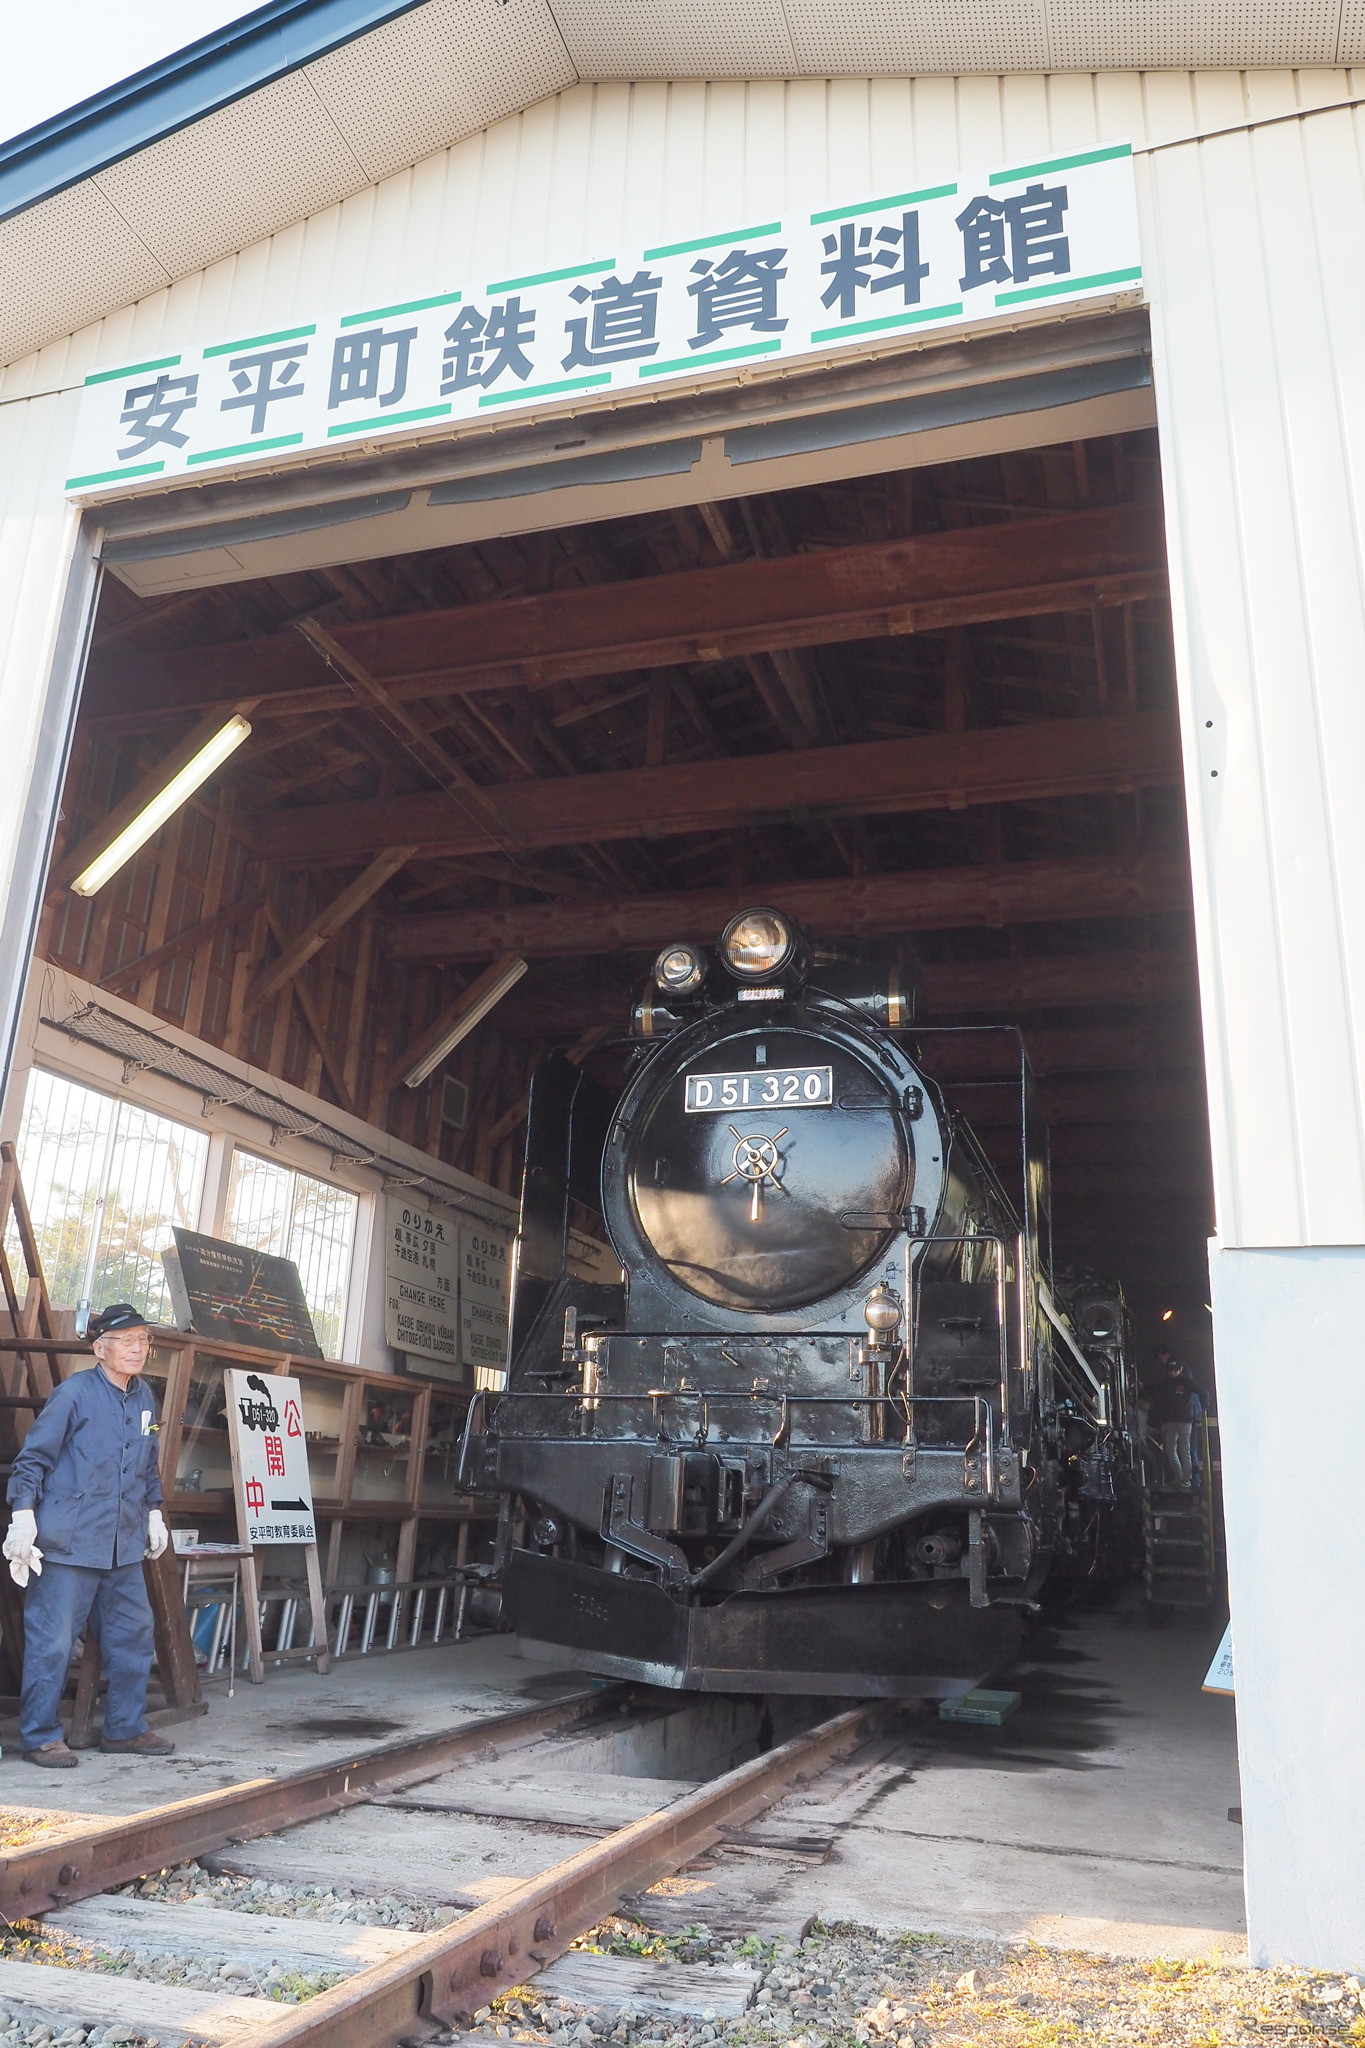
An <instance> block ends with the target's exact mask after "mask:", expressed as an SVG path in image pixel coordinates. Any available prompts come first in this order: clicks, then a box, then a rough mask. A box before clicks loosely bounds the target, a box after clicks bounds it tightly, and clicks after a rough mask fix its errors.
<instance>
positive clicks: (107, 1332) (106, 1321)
mask: <svg viewBox="0 0 1365 2048" xmlns="http://www.w3.org/2000/svg"><path fill="white" fill-rule="evenodd" d="M148 1328H150V1325H149V1323H148V1321H147V1318H146V1316H144V1315H143V1313H142V1311H141V1310H140V1309H136V1308H134V1307H133V1304H132V1302H131V1301H111V1302H110V1304H109V1306H108V1308H102V1309H101V1310H100V1312H99V1314H98V1315H96V1316H91V1318H90V1321H89V1324H88V1325H87V1335H89V1336H90V1337H92V1338H93V1337H109V1336H112V1334H113V1332H114V1331H115V1330H146V1329H148Z"/></svg>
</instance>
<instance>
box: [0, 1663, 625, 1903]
mask: <svg viewBox="0 0 1365 2048" xmlns="http://www.w3.org/2000/svg"><path fill="white" fill-rule="evenodd" d="M631 1696H632V1692H631V1688H630V1687H629V1686H626V1685H616V1686H611V1687H608V1688H604V1689H603V1690H601V1691H599V1692H591V1693H581V1694H575V1695H574V1697H573V1698H572V1699H568V1700H556V1701H552V1702H550V1703H549V1704H548V1705H546V1706H542V1707H529V1708H525V1709H523V1710H520V1711H518V1712H515V1713H510V1714H496V1715H491V1716H489V1717H488V1718H487V1719H484V1720H473V1721H469V1722H466V1723H465V1724H463V1725H462V1726H460V1727H458V1728H453V1729H448V1730H445V1731H443V1732H442V1733H441V1734H439V1735H418V1736H412V1737H409V1738H408V1739H407V1740H406V1741H403V1742H390V1743H383V1744H381V1745H379V1746H378V1747H377V1748H374V1749H366V1750H360V1751H358V1752H357V1751H355V1750H352V1751H351V1752H350V1754H349V1755H348V1756H346V1757H344V1758H342V1759H340V1760H339V1761H337V1762H334V1763H327V1764H319V1765H318V1766H316V1768H314V1769H312V1770H307V1771H292V1772H290V1773H289V1775H288V1776H286V1777H281V1778H250V1779H247V1780H245V1781H244V1782H243V1783H242V1784H240V1785H228V1786H225V1787H224V1788H223V1789H222V1790H221V1791H218V1792H207V1793H204V1794H202V1795H201V1796H199V1797H197V1798H194V1799H178V1800H174V1801H172V1802H171V1803H170V1804H169V1805H166V1806H152V1807H147V1808H145V1809H144V1810H143V1811H142V1812H140V1813H131V1814H124V1815H120V1816H119V1817H118V1818H117V1819H113V1820H98V1821H93V1822H92V1823H91V1825H90V1826H88V1827H85V1828H82V1829H80V1830H79V1831H77V1832H73V1833H66V1834H62V1835H59V1836H57V1837H56V1838H55V1839H53V1840H51V1841H47V1842H34V1843H32V1844H30V1845H29V1846H28V1847H25V1848H20V1849H11V1850H9V1851H8V1852H6V1853H4V1854H0V1915H3V1917H4V1918H5V1919H7V1920H11V1921H12V1920H16V1919H20V1918H25V1919H27V1918H31V1917H32V1916H33V1915H34V1914H37V1913H46V1912H48V1911H50V1910H51V1909H52V1908H53V1907H56V1906H66V1905H70V1904H71V1903H72V1902H73V1901H74V1900H76V1899H86V1898H90V1897H91V1896H92V1895H93V1894H94V1893H96V1892H101V1891H107V1890H108V1889H109V1887H110V1886H111V1885H116V1884H126V1883H127V1882H128V1881H129V1880H130V1879H132V1878H135V1877H145V1876H146V1874H147V1873H148V1871H153V1870H162V1869H164V1868H166V1867H167V1866H168V1865H171V1864H175V1863H182V1862H184V1861H186V1860H187V1859H188V1858H189V1857H192V1856H206V1855H209V1854H211V1853H212V1852H213V1851H214V1850H216V1849H221V1848H223V1847H224V1845H225V1844H227V1843H229V1842H241V1841H248V1840H250V1838H251V1837H252V1836H254V1835H261V1834H266V1833H269V1832H270V1831H271V1830H273V1829H275V1828H280V1827H296V1826H298V1825H300V1824H301V1823H302V1822H304V1821H309V1820H318V1819H320V1818H321V1817H322V1816H323V1815H324V1814H328V1813H337V1812H339V1811H340V1810H341V1809H342V1808H344V1807H347V1806H355V1805H359V1804H360V1803H362V1802H363V1801H365V1800H367V1799H371V1798H373V1797H374V1796H375V1794H376V1793H378V1792H381V1791H384V1792H388V1791H393V1790H396V1789H398V1788H399V1787H400V1786H403V1785H408V1784H414V1783H418V1782H420V1781H421V1780H422V1779H423V1778H429V1777H435V1776H437V1775H439V1773H440V1772H442V1771H445V1770H448V1769H449V1768H450V1766H451V1765H452V1764H456V1763H460V1762H461V1761H463V1760H465V1759H467V1758H470V1757H476V1756H483V1755H486V1754H489V1753H496V1752H498V1751H500V1750H504V1749H508V1748H510V1747H513V1746H514V1745H515V1744H517V1743H520V1742H524V1741H528V1740H530V1739H532V1738H534V1737H536V1736H538V1735H548V1734H551V1733H553V1732H554V1730H556V1729H558V1728H565V1727H570V1726H572V1725H573V1724H574V1723H575V1722H580V1721H588V1720H594V1719H596V1718H598V1717H600V1716H601V1715H602V1714H604V1713H606V1712H610V1711H613V1710H614V1709H616V1708H618V1707H619V1706H620V1705H621V1703H622V1702H623V1701H625V1700H627V1699H629V1698H630V1697H631Z"/></svg>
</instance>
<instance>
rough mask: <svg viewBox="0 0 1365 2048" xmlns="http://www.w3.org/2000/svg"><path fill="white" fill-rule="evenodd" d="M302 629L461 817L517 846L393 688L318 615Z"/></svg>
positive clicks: (463, 772)
mask: <svg viewBox="0 0 1365 2048" xmlns="http://www.w3.org/2000/svg"><path fill="white" fill-rule="evenodd" d="M296 625H297V629H298V631H299V632H300V633H301V634H302V635H303V637H304V639H305V640H306V641H307V642H308V645H309V646H310V647H311V648H312V649H313V650H314V652H315V653H317V654H320V655H321V656H322V659H323V660H324V661H325V662H326V663H327V666H328V667H329V668H331V669H334V670H335V671H336V672H337V673H338V674H339V675H343V676H346V677H347V678H348V679H349V681H350V683H351V686H352V688H353V690H354V692H355V695H356V697H358V698H359V700H360V702H361V703H362V704H364V705H365V706H366V708H367V709H368V710H370V711H372V712H374V713H375V715H376V716H377V717H378V718H379V719H380V720H381V722H382V723H383V725H384V726H385V728H386V729H387V730H388V731H389V733H390V734H391V735H392V736H393V737H394V738H396V739H397V740H398V742H399V744H400V746H402V747H403V748H404V749H405V750H406V751H407V753H408V754H409V755H410V756H412V757H413V758H415V759H416V760H418V761H420V763H421V764H422V766H423V767H424V768H425V769H426V771H427V773H428V774H429V775H434V776H435V777H436V779H437V781H438V782H443V783H445V785H446V787H447V789H449V790H451V791H452V792H453V798H452V800H453V801H454V802H455V803H456V804H457V805H458V806H459V807H460V809H461V812H462V814H463V815H465V816H466V817H467V816H470V815H471V814H472V815H473V816H474V817H475V818H477V819H481V820H482V821H483V823H484V825H485V827H491V828H492V829H493V830H494V831H495V832H499V831H500V832H501V843H502V844H506V843H508V842H509V841H511V843H513V844H515V839H516V835H515V833H514V832H509V831H508V830H507V829H506V828H504V827H501V826H500V825H499V823H498V820H497V819H496V818H495V817H494V816H493V814H492V813H491V812H490V810H489V808H488V805H487V804H486V803H485V801H484V794H483V790H482V789H481V788H480V786H479V784H478V783H477V782H476V781H475V780H474V778H473V776H472V775H471V774H470V773H469V771H468V769H467V768H465V767H464V766H463V765H462V764H461V763H460V762H459V761H457V760H456V759H455V758H454V756H453V755H451V754H448V753H447V752H446V750H445V748H444V747H443V746H442V745H441V742H440V741H439V740H438V739H435V738H433V737H432V735H431V734H430V733H429V732H428V731H427V730H426V728H425V727H424V726H423V724H422V722H421V720H420V719H418V718H414V717H413V715H412V713H411V712H410V711H409V710H408V708H407V706H406V705H405V704H400V703H399V702H397V700H396V699H395V698H394V696H393V694H392V692H391V691H390V690H389V689H388V688H387V687H386V685H385V684H384V683H383V682H381V681H380V680H379V679H378V678H377V677H375V676H373V675H371V674H370V671H369V669H368V668H367V667H366V666H365V663H364V662H363V661H362V660H361V659H360V657H359V656H358V655H357V654H356V653H354V652H353V651H352V650H351V649H349V648H346V647H343V646H342V644H341V642H340V641H339V640H337V639H336V637H335V636H334V635H333V634H331V633H329V632H328V631H327V628H326V627H325V626H323V625H320V624H319V623H318V621H317V620H316V619H313V618H308V619H299V620H297V621H296Z"/></svg>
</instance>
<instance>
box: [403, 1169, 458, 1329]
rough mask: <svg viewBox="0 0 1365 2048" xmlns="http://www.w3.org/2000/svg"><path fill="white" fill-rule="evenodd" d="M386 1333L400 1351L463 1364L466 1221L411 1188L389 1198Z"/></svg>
mask: <svg viewBox="0 0 1365 2048" xmlns="http://www.w3.org/2000/svg"><path fill="white" fill-rule="evenodd" d="M387 1223H388V1237H387V1240H386V1244H385V1253H384V1277H385V1294H384V1335H385V1338H386V1340H387V1342H388V1343H390V1344H392V1345H393V1347H394V1349H395V1350H397V1351H407V1352H411V1353H413V1354H414V1355H415V1356H416V1357H418V1358H437V1359H441V1360H443V1361H444V1363H445V1364H447V1365H457V1364H458V1363H459V1358H460V1324H459V1278H458V1270H457V1269H458V1263H459V1257H460V1220H459V1218H458V1216H457V1215H456V1214H455V1211H454V1210H453V1209H445V1208H441V1207H439V1206H438V1205H437V1204H435V1203H432V1202H423V1201H420V1200H418V1199H416V1198H415V1197H414V1196H412V1195H411V1194H408V1193H404V1194H402V1195H394V1194H391V1195H390V1196H389V1197H388V1213H387Z"/></svg>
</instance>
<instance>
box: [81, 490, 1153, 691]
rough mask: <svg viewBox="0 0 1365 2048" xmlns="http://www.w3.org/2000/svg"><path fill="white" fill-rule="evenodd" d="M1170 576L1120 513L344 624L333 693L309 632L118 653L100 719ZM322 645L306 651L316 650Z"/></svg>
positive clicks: (840, 636)
mask: <svg viewBox="0 0 1365 2048" xmlns="http://www.w3.org/2000/svg"><path fill="white" fill-rule="evenodd" d="M1165 573H1166V572H1165V536H1164V531H1163V526H1162V518H1161V509H1160V506H1159V505H1157V504H1155V503H1137V504H1126V505H1111V506H1105V507H1095V508H1093V509H1090V510H1087V511H1085V512H1082V513H1068V514H1059V515H1057V516H1055V517H1050V518H1045V519H1028V520H1018V521H1012V522H1010V523H1008V524H991V525H985V524H983V525H978V526H961V527H953V528H950V529H948V530H947V531H945V532H942V533H933V534H921V535H917V536H915V537H914V538H912V539H909V540H897V541H881V542H875V543H872V544H870V545H867V546H863V547H853V548H826V549H820V550H816V551H813V552H811V553H807V554H798V555H785V556H771V557H768V558H764V559H754V560H752V561H745V562H730V563H724V564H722V565H721V566H719V567H717V568H709V569H689V570H681V571H674V572H672V573H670V574H666V575H657V576H642V577H636V578H633V579H631V580H629V581H626V582H618V583H609V584H605V585H604V584H598V585H593V586H591V587H589V588H585V589H576V590H555V591H549V592H546V593H545V594H543V595H541V596H536V597H520V598H510V599H502V600H498V601H495V602H492V603H486V604H472V605H465V606H462V607H460V608H459V609H458V610H455V611H446V612H411V613H404V614H402V615H400V616H398V617H395V618H385V619H376V620H369V621H366V622H364V623H357V624H351V625H345V626H340V625H339V626H337V628H336V630H335V631H334V632H330V631H329V632H327V635H326V640H327V648H328V651H327V653H326V658H327V659H328V660H329V661H331V662H332V664H333V666H334V668H335V669H336V671H337V683H336V685H335V686H328V685H327V684H325V683H321V682H320V680H319V678H318V676H317V672H316V669H315V667H314V665H313V660H312V658H311V656H310V654H309V652H308V642H307V641H305V639H304V638H303V636H302V634H301V633H286V634H268V635H265V636H263V637H261V638H259V639H256V640H252V641H248V642H240V641H238V642H230V643H227V644H225V645H218V646H210V647H196V648H186V649H184V650H181V651H178V652H177V653H175V654H166V655H160V656H157V657H155V658H151V657H148V656H147V655H145V654H142V653H139V654H138V655H137V656H136V658H135V659H133V660H129V659H128V658H127V657H122V658H120V657H116V656H114V655H111V656H110V658H109V660H108V661H107V662H105V663H103V664H101V665H100V668H99V670H98V672H97V673H92V676H91V681H90V684H89V686H88V696H89V703H90V709H91V711H92V712H93V713H97V712H99V711H101V710H108V711H110V712H117V713H126V711H127V709H128V705H129V703H130V702H132V703H134V704H137V705H139V706H141V707H142V708H144V709H151V708H154V707H158V706H160V705H164V704H166V703H169V702H176V703H179V704H182V705H202V704H208V703H214V702H217V701H220V700H221V699H223V698H225V697H226V696H228V695H230V694H233V693H235V692H237V691H239V690H240V689H241V685H242V675H243V671H244V670H247V671H249V675H250V681H251V687H252V688H253V689H254V690H257V691H258V692H259V693H260V695H261V697H262V698H263V699H275V700H279V699H284V698H287V699H288V700H289V706H290V708H291V709H293V708H303V706H304V705H312V706H315V707H317V708H324V707H326V708H335V707H336V706H338V705H344V704H345V703H347V702H348V701H350V700H351V697H352V694H353V689H354V685H355V671H354V670H352V669H350V668H349V667H348V666H347V665H346V664H348V663H354V664H356V665H357V667H358V669H359V670H360V671H362V672H363V674H364V676H365V677H366V678H368V680H369V683H370V684H371V685H372V686H378V687H382V688H383V690H384V691H385V692H386V694H387V698H388V701H389V702H390V703H397V702H401V701H404V700H409V699H412V698H414V697H429V696H433V695H439V694H442V693H444V692H447V691H450V690H459V691H464V692H468V691H471V690H484V689H515V688H521V687H525V686H527V685H531V686H536V685H539V684H543V683H549V682H555V681H563V680H566V679H568V678H571V677H579V676H606V675H616V674H621V673H623V672H625V671H628V670H631V669H640V668H650V667H657V666H665V665H669V666H671V665H673V664H675V663H686V664H691V663H695V662H698V661H702V662H706V661H723V660H727V659H731V658H737V657H743V656H746V655H750V654H759V653H771V652H772V651H773V650H774V649H780V648H789V647H815V646H822V645H828V644H832V643H835V642H839V641H846V640H861V639H869V638H871V639H880V638H882V637H883V636H885V635H887V634H896V633H917V632H925V631H931V630H935V629H938V628H942V627H947V626H954V625H964V624H971V623H975V622H979V621H983V620H989V619H1002V618H1029V617H1039V616H1041V615H1044V614H1047V613H1052V612H1066V611H1085V612H1087V613H1088V612H1089V611H1090V608H1091V606H1092V605H1093V604H1095V603H1097V602H1098V603H1101V604H1120V603H1123V602H1125V601H1128V600H1133V599H1136V598H1139V597H1162V596H1164V592H1165ZM323 631H324V629H322V628H315V629H314V630H313V631H312V632H310V636H309V637H310V639H311V640H312V642H313V645H314V647H315V648H316V649H318V650H319V651H321V650H322V649H323V644H324V643H323V641H322V639H321V638H320V637H319V636H320V635H321V634H322V632H323ZM275 708H276V709H277V710H281V709H283V708H284V706H283V704H282V703H281V702H279V701H277V702H276V706H275Z"/></svg>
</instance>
